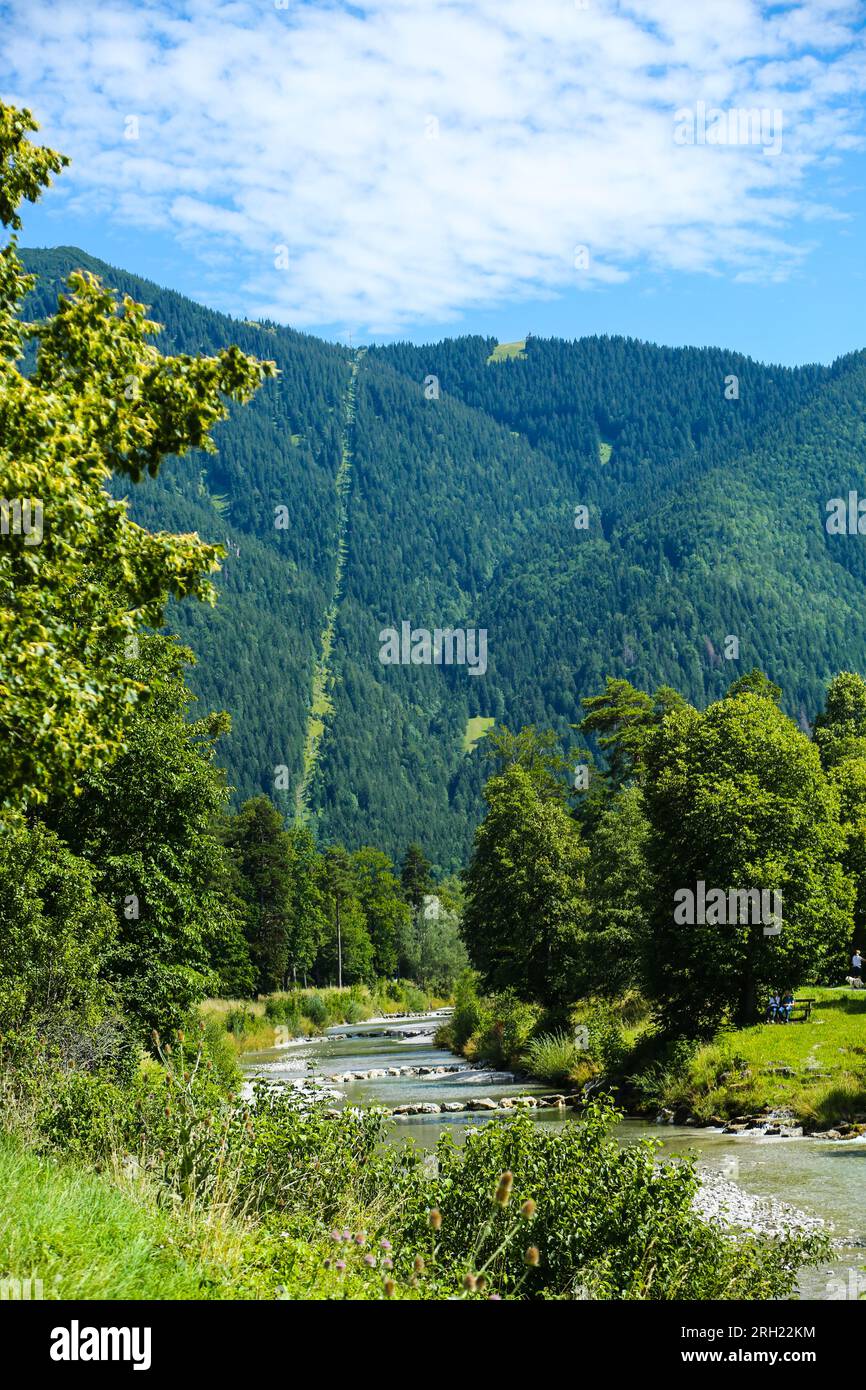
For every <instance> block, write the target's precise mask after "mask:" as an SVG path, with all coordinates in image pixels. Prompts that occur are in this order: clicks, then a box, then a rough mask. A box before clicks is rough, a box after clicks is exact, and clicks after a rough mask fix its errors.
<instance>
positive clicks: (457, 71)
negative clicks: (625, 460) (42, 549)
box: [0, 0, 866, 363]
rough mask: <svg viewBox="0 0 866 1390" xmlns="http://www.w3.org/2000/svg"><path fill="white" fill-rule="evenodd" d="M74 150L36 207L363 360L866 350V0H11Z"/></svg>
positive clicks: (28, 80)
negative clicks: (617, 344)
mask: <svg viewBox="0 0 866 1390" xmlns="http://www.w3.org/2000/svg"><path fill="white" fill-rule="evenodd" d="M0 55H2V57H0V91H2V95H3V98H4V99H5V100H12V101H15V102H16V103H19V104H26V105H28V106H29V107H31V109H32V110H33V111H34V113H35V114H36V116H37V118H38V119H39V120H40V121H41V123H42V138H44V139H45V140H46V142H47V143H50V144H53V145H54V146H56V147H58V148H60V149H62V150H64V151H65V152H66V153H67V154H69V155H70V156H71V158H72V160H73V165H72V168H71V170H70V171H68V172H67V173H65V174H64V175H63V176H62V178H61V179H60V180H59V182H58V184H57V187H56V188H55V189H54V190H52V191H51V193H50V194H48V195H47V197H46V198H45V200H44V202H43V203H42V204H41V205H40V206H39V207H38V208H36V209H33V210H32V211H31V212H30V213H29V214H28V216H27V219H26V222H25V231H24V234H23V237H22V241H23V243H24V244H25V245H56V244H61V243H66V244H70V243H71V244H74V245H78V246H81V247H83V248H84V249H85V250H87V251H89V252H91V253H92V254H94V255H97V256H101V257H104V258H105V259H106V260H108V261H110V262H112V263H114V264H117V265H121V266H123V267H125V268H127V269H130V270H134V271H136V272H138V273H140V274H142V275H145V276H148V277H150V278H152V279H154V280H156V281H158V282H160V283H162V284H166V285H170V286H171V287H173V288H175V289H179V290H182V291H183V292H185V293H187V294H189V295H191V296H192V297H193V298H195V299H197V300H199V301H201V302H202V303H206V304H209V305H212V306H213V307H216V308H220V309H223V310H226V311H227V312H231V313H234V314H237V315H240V316H248V317H264V316H267V317H271V318H276V319H279V320H280V321H283V322H287V323H291V324H293V325H294V326H297V327H301V328H304V329H307V330H308V331H311V332H317V333H321V334H322V335H323V336H328V337H337V336H346V335H348V334H349V333H350V332H351V334H352V336H353V341H354V342H362V341H368V340H370V339H371V338H375V339H378V340H382V339H388V338H392V337H410V338H413V339H415V340H416V341H425V340H430V339H433V338H438V337H441V336H443V335H445V334H453V333H460V332H481V333H485V334H491V335H493V336H495V337H498V338H500V339H503V340H510V339H513V338H520V337H523V336H524V334H525V333H526V332H527V331H531V332H534V333H538V334H559V335H562V336H566V337H574V336H580V335H582V334H585V333H625V334H631V335H634V336H637V337H641V338H647V339H651V340H654V341H658V342H663V343H671V344H683V343H690V344H698V345H700V344H707V343H715V344H719V345H721V346H725V347H730V348H736V349H738V350H740V351H744V352H747V353H749V354H751V355H752V356H755V357H758V358H760V359H762V360H765V361H780V362H785V363H795V362H805V361H825V362H826V361H831V360H832V359H833V358H834V357H836V356H839V355H840V354H842V353H844V352H848V351H852V350H855V349H859V348H861V347H866V326H864V325H866V314H864V309H866V294H864V283H866V281H864V276H866V269H864V254H863V253H864V247H866V240H864V231H866V228H864V218H866V167H864V105H863V96H864V87H866V33H864V6H863V5H862V4H861V3H860V0H809V2H808V3H805V4H777V5H772V6H768V5H763V4H761V3H758V0H701V3H700V4H696V3H695V0H633V3H627V0H534V3H533V5H532V6H531V7H530V6H527V5H525V4H524V3H523V0H473V3H471V4H470V3H465V2H464V0H444V2H443V3H438V4H436V5H435V6H432V5H430V3H429V0H365V3H362V4H358V3H355V4H353V5H351V6H346V5H342V4H339V3H332V4H319V3H308V4H303V5H300V4H297V3H295V0H189V2H188V3H174V4H172V3H169V0H147V3H140V0H139V2H136V3H133V2H132V0H113V3H112V2H111V0H109V3H108V4H107V5H104V6H100V7H99V8H98V10H97V12H95V13H92V14H88V13H85V12H84V11H83V7H81V6H80V5H78V4H77V3H74V4H73V3H67V0H53V2H52V3H50V4H48V3H40V0H26V3H24V0H21V2H20V3H19V0H11V2H10V3H6V4H2V3H0Z"/></svg>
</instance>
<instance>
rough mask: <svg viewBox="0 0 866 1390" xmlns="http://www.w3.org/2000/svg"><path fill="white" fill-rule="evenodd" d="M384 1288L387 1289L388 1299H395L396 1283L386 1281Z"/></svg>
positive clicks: (389, 1280) (386, 1295)
mask: <svg viewBox="0 0 866 1390" xmlns="http://www.w3.org/2000/svg"><path fill="white" fill-rule="evenodd" d="M383 1287H384V1289H385V1297H386V1298H393V1297H394V1289H395V1288H396V1285H395V1283H394V1280H393V1279H386V1280H385V1283H384V1286H383Z"/></svg>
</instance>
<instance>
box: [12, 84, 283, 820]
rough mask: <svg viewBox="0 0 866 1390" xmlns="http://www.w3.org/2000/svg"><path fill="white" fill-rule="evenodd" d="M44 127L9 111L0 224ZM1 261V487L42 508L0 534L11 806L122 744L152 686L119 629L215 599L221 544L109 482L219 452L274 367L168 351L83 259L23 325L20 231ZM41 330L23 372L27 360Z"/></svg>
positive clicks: (125, 631) (56, 165)
mask: <svg viewBox="0 0 866 1390" xmlns="http://www.w3.org/2000/svg"><path fill="white" fill-rule="evenodd" d="M33 129H35V124H34V122H33V121H32V119H31V117H30V115H29V113H28V112H18V111H16V110H15V109H14V108H12V107H9V106H5V105H3V106H0V222H2V224H3V226H5V227H10V226H11V227H12V228H13V229H14V228H15V227H17V226H18V225H19V219H18V213H17V208H18V206H19V205H20V203H21V201H22V200H29V201H33V200H34V199H36V198H37V197H38V196H39V193H40V191H41V188H43V187H44V186H45V185H46V184H47V183H48V182H49V181H50V174H51V173H52V172H57V171H58V170H59V169H60V167H61V165H62V163H63V162H64V161H63V160H62V159H61V158H60V157H59V156H57V155H55V154H54V153H53V152H52V151H50V150H38V149H36V148H34V147H33V146H32V145H31V144H30V143H29V142H28V140H27V138H26V132H27V131H28V130H33ZM0 267H2V268H0V347H2V350H0V495H2V496H3V497H4V498H7V499H18V501H19V502H21V503H22V505H23V503H24V502H25V501H27V503H28V504H29V505H30V506H31V507H32V508H38V509H39V511H38V515H39V517H40V522H39V527H38V529H37V530H35V531H34V530H32V529H31V532H30V534H29V535H25V534H23V532H22V533H20V534H11V533H10V535H8V536H6V537H4V538H3V545H2V547H0V697H2V707H3V713H2V720H3V737H2V739H0V794H2V802H0V808H5V809H6V810H7V811H9V812H13V811H21V810H23V809H24V807H25V806H26V805H27V804H28V803H35V802H41V801H44V800H45V799H46V796H47V794H48V790H49V788H51V789H52V790H54V791H61V790H72V789H74V788H75V787H77V786H78V785H80V779H81V776H82V774H83V773H85V772H86V771H87V770H88V769H96V768H98V767H99V766H102V765H105V764H106V763H107V762H108V761H110V759H111V758H112V757H113V756H115V755H116V754H117V752H118V751H119V750H120V749H121V748H122V746H123V729H124V724H125V720H126V716H127V715H128V713H129V710H130V708H131V706H132V705H134V703H135V701H136V700H137V698H138V697H139V695H140V694H141V693H142V686H141V685H140V683H139V682H138V681H137V680H136V678H135V674H134V673H133V672H132V671H131V670H130V668H129V665H128V663H127V662H126V660H125V655H124V643H125V641H126V640H127V639H129V638H131V637H132V636H133V635H134V634H135V632H136V631H137V629H139V628H140V627H141V625H142V624H143V623H149V624H158V623H160V622H161V621H162V617H163V612H164V609H165V604H166V601H167V600H168V598H169V596H170V595H171V596H174V597H176V598H181V597H183V596H184V595H187V594H193V595H196V596H198V597H200V598H205V599H208V598H210V597H212V594H213V589H212V586H211V585H210V583H209V582H208V580H207V578H206V576H207V575H208V573H209V572H210V571H211V570H213V569H215V568H216V562H217V559H218V556H219V554H220V551H219V549H218V548H217V547H215V546H212V545H207V544H204V543H203V542H202V541H200V540H199V538H198V536H197V535H172V534H169V533H168V532H162V533H160V534H158V535H154V534H151V533H150V532H148V531H145V530H143V529H142V528H141V527H140V526H137V525H136V524H135V523H134V522H133V521H132V520H131V519H130V517H129V514H128V509H127V506H126V503H125V502H123V501H117V500H115V499H114V498H112V496H111V494H110V492H109V489H108V483H109V481H110V479H111V477H112V475H113V474H114V475H117V476H123V477H125V478H128V479H130V480H132V481H137V480H138V479H139V478H140V477H141V476H142V475H143V474H144V473H149V474H150V475H151V476H155V475H156V474H157V473H158V471H159V468H160V464H161V462H162V460H163V458H164V457H165V456H166V455H169V454H183V453H184V452H186V451H187V450H188V449H209V448H212V447H213V446H212V443H211V440H210V430H211V428H212V427H213V426H214V425H215V424H216V423H218V422H219V421H220V420H223V419H224V418H225V417H226V415H227V411H228V407H227V404H226V402H227V400H238V401H246V400H248V399H249V398H250V397H251V396H252V394H253V392H254V391H255V390H256V388H257V387H258V385H259V384H260V382H261V380H262V379H263V377H265V376H267V375H269V374H270V373H271V371H272V368H271V366H270V364H268V363H260V362H257V361H255V360H254V359H253V358H250V357H247V356H245V355H244V354H243V353H241V352H240V351H239V350H238V349H237V348H224V349H221V350H220V351H219V352H217V353H216V354H215V355H214V356H212V357H193V356H189V355H187V354H180V355H177V356H173V357H172V356H164V355H162V354H161V353H160V352H158V350H157V349H156V347H155V346H154V345H153V343H152V341H151V339H152V338H153V336H154V334H155V333H156V332H158V325H157V324H156V323H154V322H152V321H151V320H149V319H147V318H146V317H145V308H144V305H142V304H140V303H137V302H136V301H135V300H133V299H132V298H131V297H129V296H124V298H123V300H122V302H121V303H120V304H118V303H117V302H116V301H115V298H114V296H113V294H111V293H110V292H109V291H107V290H105V289H104V288H103V287H102V285H101V284H100V282H99V281H98V280H97V279H96V278H95V277H94V276H92V275H87V274H82V273H78V272H76V273H73V274H72V275H70V277H69V293H68V294H65V295H63V296H61V298H60V301H59V304H58V305H56V306H52V309H51V312H50V313H49V314H48V316H47V317H45V318H43V319H42V320H40V321H39V322H38V323H35V324H30V325H24V324H23V323H22V322H21V321H20V318H19V312H20V306H21V301H22V300H23V298H24V295H25V293H26V292H27V291H28V290H30V289H32V287H33V281H32V279H31V278H29V277H27V276H26V275H25V274H24V271H23V266H22V263H21V262H20V260H19V259H18V257H17V255H16V249H15V242H14V238H13V240H12V242H10V243H9V244H8V245H7V246H5V247H4V248H3V250H2V252H0ZM32 339H35V340H36V344H37V346H36V356H35V365H34V368H33V371H32V372H31V373H30V375H29V376H25V375H24V374H23V373H22V372H21V370H20V369H19V367H18V365H17V363H18V361H19V359H20V358H21V357H22V355H23V353H24V349H25V344H26V343H27V342H28V341H30V340H32ZM34 541H35V543H34ZM71 606H74V611H75V619H76V620H75V622H74V623H71V622H70V621H69V613H70V607H71Z"/></svg>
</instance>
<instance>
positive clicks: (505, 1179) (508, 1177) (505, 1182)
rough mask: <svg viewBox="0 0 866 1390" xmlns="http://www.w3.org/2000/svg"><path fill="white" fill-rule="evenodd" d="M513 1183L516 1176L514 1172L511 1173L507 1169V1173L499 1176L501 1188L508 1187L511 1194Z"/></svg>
mask: <svg viewBox="0 0 866 1390" xmlns="http://www.w3.org/2000/svg"><path fill="white" fill-rule="evenodd" d="M513 1183H514V1174H513V1173H512V1172H510V1171H509V1170H508V1169H507V1168H506V1170H505V1172H504V1173H500V1175H499V1186H500V1187H507V1188H508V1190H509V1192H510V1191H511V1187H512V1184H513Z"/></svg>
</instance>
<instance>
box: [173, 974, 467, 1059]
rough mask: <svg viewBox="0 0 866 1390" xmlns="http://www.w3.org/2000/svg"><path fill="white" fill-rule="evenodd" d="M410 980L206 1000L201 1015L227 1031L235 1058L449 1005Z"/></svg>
mask: <svg viewBox="0 0 866 1390" xmlns="http://www.w3.org/2000/svg"><path fill="white" fill-rule="evenodd" d="M447 1002H448V1001H447V1000H444V999H439V998H438V997H437V996H435V995H431V994H428V993H427V992H426V991H425V990H423V989H421V988H420V987H419V986H417V985H415V984H413V983H412V982H411V981H408V980H379V981H377V982H376V984H375V985H373V986H369V985H348V986H344V987H343V988H342V989H337V988H327V989H317V988H307V989H296V990H291V991H284V992H280V993H276V994H270V995H268V996H267V997H266V998H260V999H256V1000H249V999H206V1000H204V1002H203V1003H202V1004H201V1005H200V1011H201V1015H202V1017H203V1018H204V1019H205V1020H207V1021H213V1022H215V1023H216V1024H217V1025H218V1026H219V1027H220V1028H221V1029H224V1030H225V1033H226V1037H227V1039H228V1043H229V1046H230V1047H231V1049H232V1051H233V1052H234V1054H235V1056H236V1057H242V1056H244V1055H245V1054H246V1053H250V1052H260V1051H264V1050H265V1049H266V1048H269V1047H274V1046H279V1045H282V1044H285V1043H287V1042H296V1041H298V1040H301V1039H304V1038H314V1037H321V1036H322V1035H323V1034H324V1032H325V1031H326V1030H327V1029H328V1028H329V1027H332V1026H333V1025H334V1024H340V1023H349V1024H352V1023H364V1022H369V1023H373V1022H377V1021H378V1022H386V1021H390V1020H392V1019H398V1018H401V1019H402V1018H409V1017H413V1016H415V1015H418V1014H427V1013H429V1012H430V1011H431V1010H437V1009H440V1008H442V1007H444V1006H445V1005H446V1004H447Z"/></svg>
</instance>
